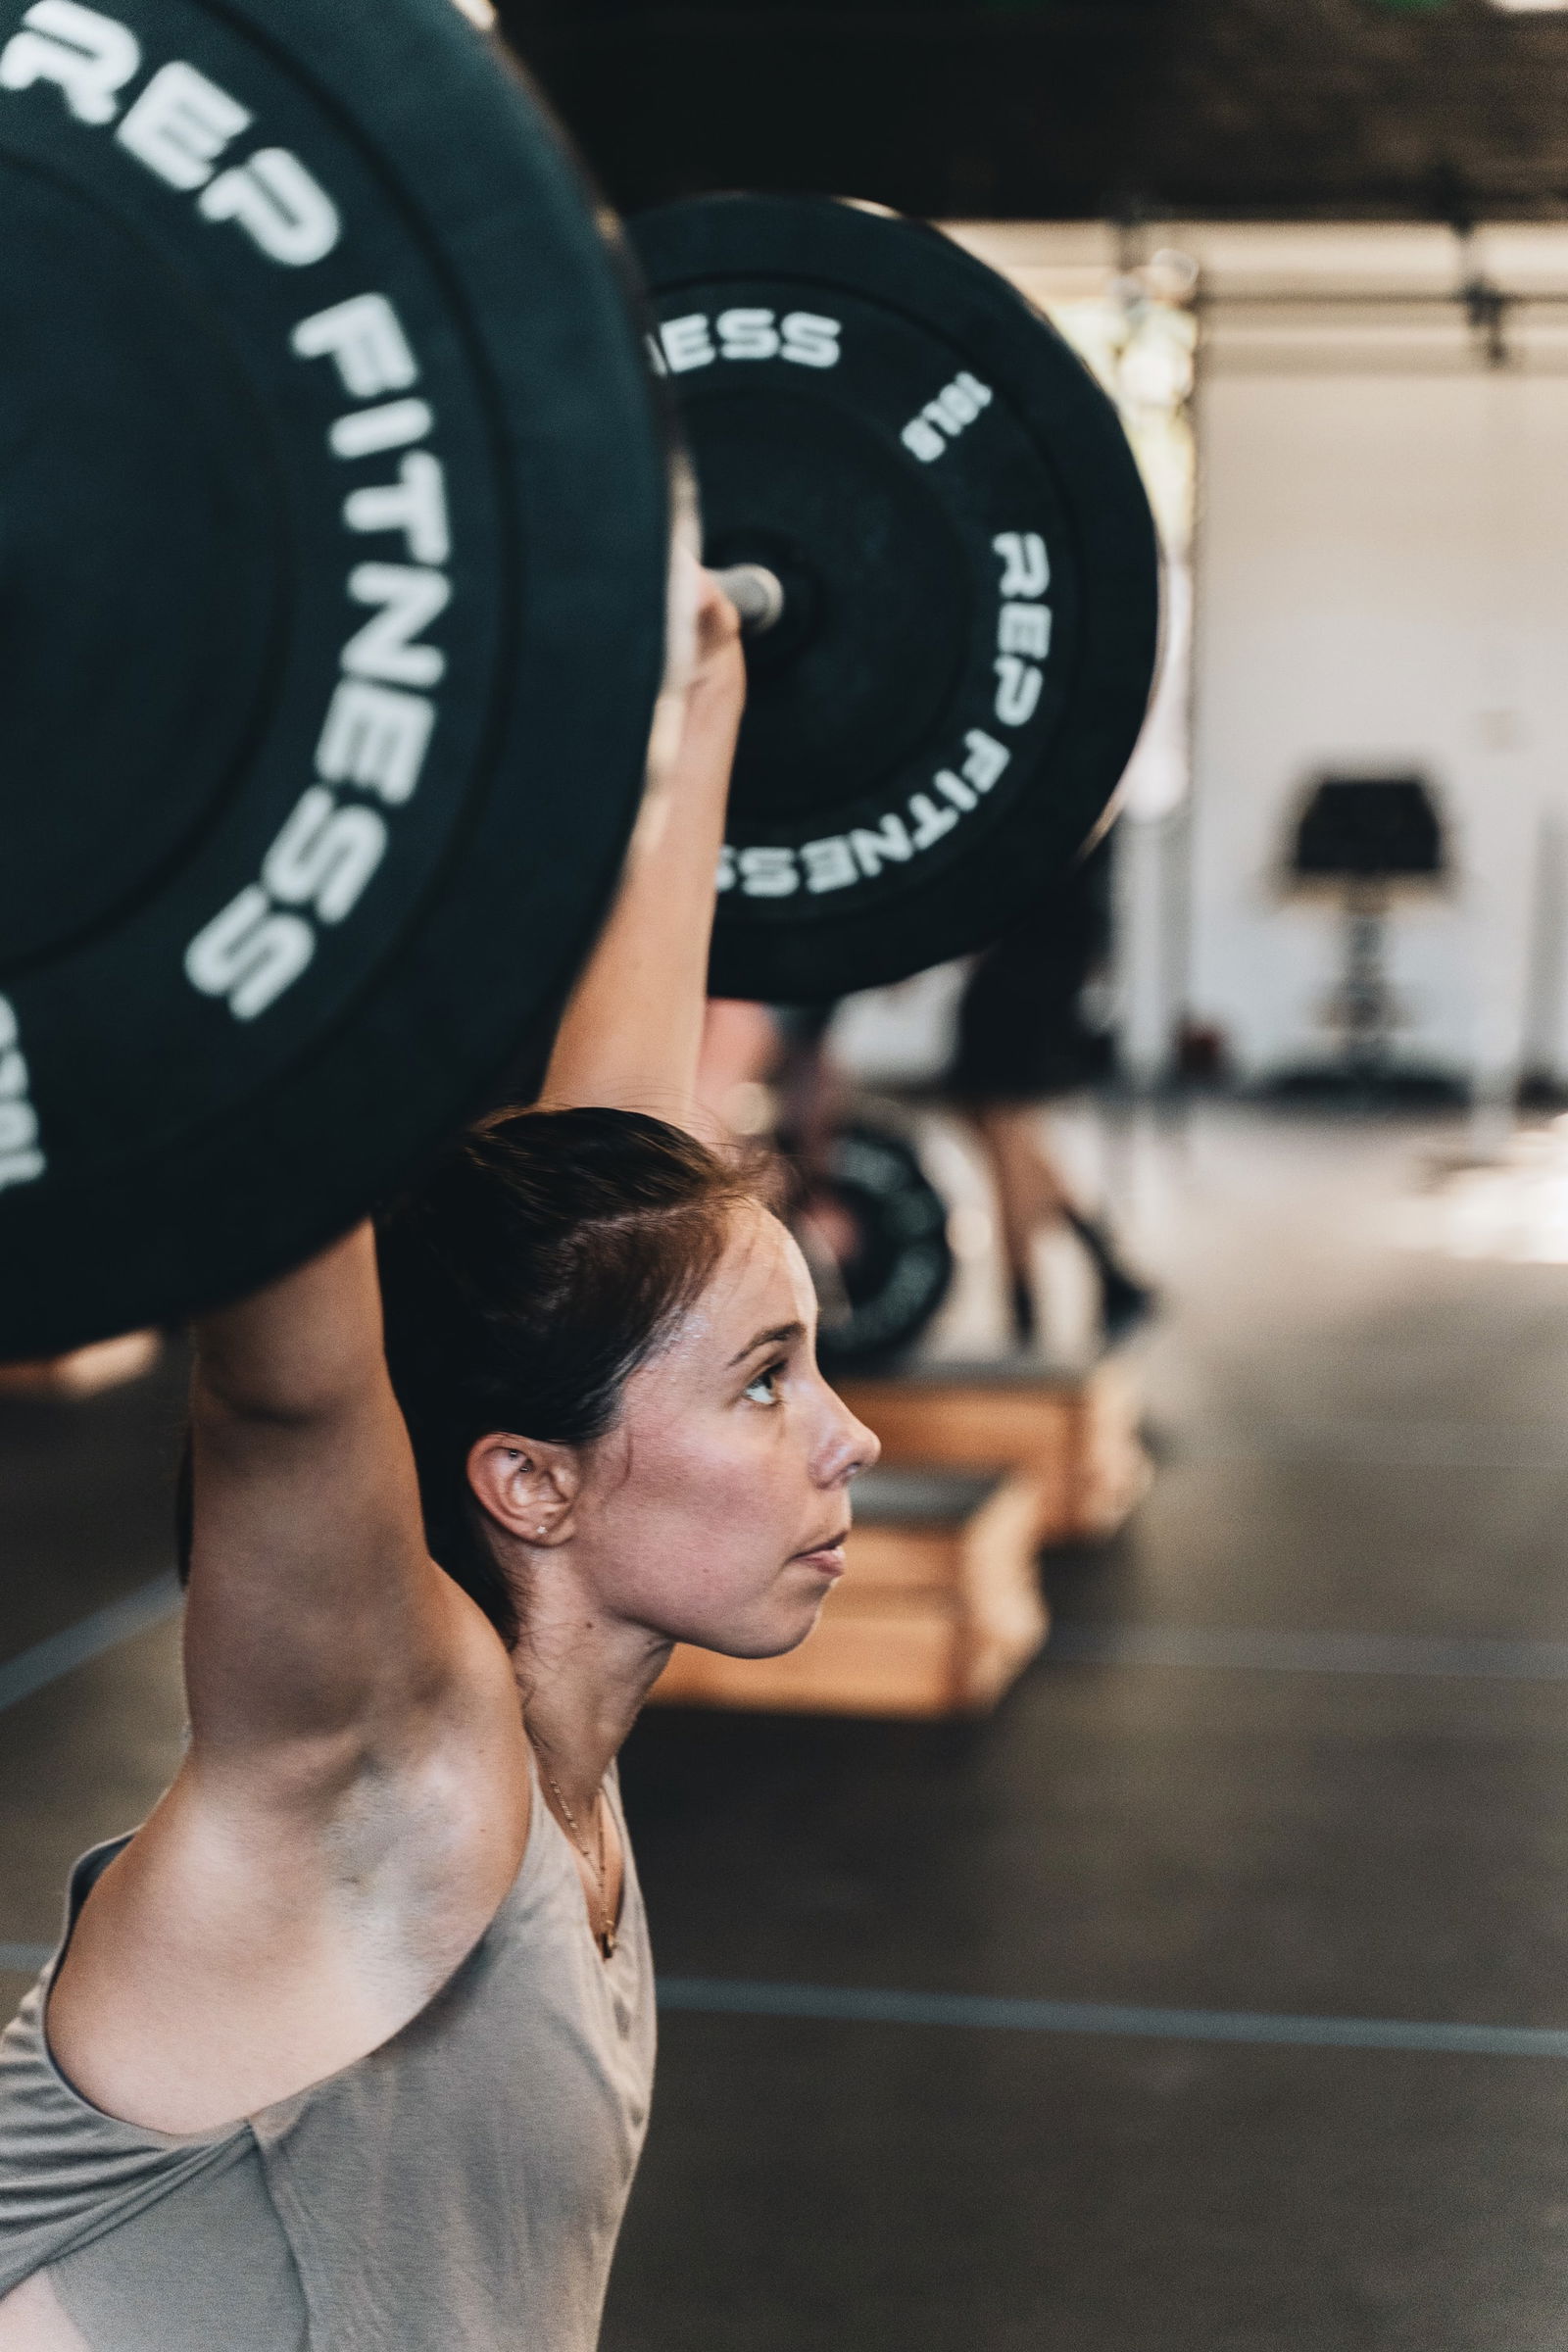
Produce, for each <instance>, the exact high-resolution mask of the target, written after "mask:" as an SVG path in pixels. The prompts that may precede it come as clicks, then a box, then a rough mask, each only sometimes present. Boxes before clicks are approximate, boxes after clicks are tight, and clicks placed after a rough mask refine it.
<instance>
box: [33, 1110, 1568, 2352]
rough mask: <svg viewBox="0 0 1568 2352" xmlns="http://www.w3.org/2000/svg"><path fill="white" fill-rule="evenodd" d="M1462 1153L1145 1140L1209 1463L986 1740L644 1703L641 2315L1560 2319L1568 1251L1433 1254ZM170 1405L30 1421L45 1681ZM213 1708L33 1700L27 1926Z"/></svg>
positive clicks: (1176, 1481) (1450, 1142)
mask: <svg viewBox="0 0 1568 2352" xmlns="http://www.w3.org/2000/svg"><path fill="white" fill-rule="evenodd" d="M1461 1140H1462V1139H1461V1138H1460V1137H1459V1135H1458V1134H1457V1132H1456V1131H1454V1130H1451V1129H1450V1130H1443V1129H1440V1128H1437V1127H1434V1126H1426V1127H1422V1126H1417V1125H1413V1124H1408V1123H1405V1124H1393V1123H1379V1122H1377V1121H1373V1120H1359V1121H1358V1120H1351V1119H1343V1120H1338V1121H1330V1120H1311V1119H1308V1118H1305V1117H1286V1116H1277V1115H1271V1114H1265V1113H1263V1112H1259V1111H1255V1110H1247V1109H1239V1108H1227V1107H1223V1106H1216V1107H1212V1108H1205V1109H1202V1110H1200V1111H1196V1112H1192V1113H1188V1114H1185V1115H1183V1116H1182V1117H1180V1118H1172V1119H1170V1120H1167V1121H1164V1122H1141V1123H1139V1124H1137V1125H1135V1126H1133V1127H1132V1128H1130V1129H1129V1131H1128V1132H1127V1135H1126V1137H1125V1138H1124V1142H1123V1146H1122V1149H1121V1150H1120V1152H1119V1153H1118V1155H1117V1157H1116V1162H1115V1165H1116V1185H1117V1190H1118V1193H1119V1195H1120V1198H1121V1201H1122V1205H1123V1210H1124V1215H1125V1217H1126V1219H1127V1220H1128V1222H1129V1223H1130V1224H1131V1225H1132V1226H1133V1228H1134V1230H1135V1231H1136V1233H1137V1234H1138V1236H1139V1238H1140V1240H1141V1242H1142V1244H1143V1247H1144V1250H1145V1254H1146V1255H1147V1256H1148V1257H1149V1259H1150V1260H1151V1262H1152V1264H1153V1266H1154V1269H1155V1271H1156V1273H1157V1275H1158V1277H1159V1279H1160V1281H1161V1283H1162V1285H1163V1286H1164V1288H1165V1289H1166V1292H1167V1294H1168V1297H1169V1299H1170V1304H1171V1312H1170V1314H1169V1316H1168V1318H1167V1321H1166V1323H1165V1324H1164V1326H1163V1327H1162V1329H1161V1331H1160V1333H1159V1334H1158V1336H1157V1338H1156V1339H1155V1340H1154V1342H1153V1343H1152V1345H1151V1346H1150V1348H1148V1349H1147V1351H1146V1366H1145V1369H1146V1377H1147V1380H1148V1384H1149V1391H1150V1399H1151V1412H1152V1424H1153V1427H1154V1430H1155V1434H1156V1437H1157V1439H1158V1444H1159V1449H1160V1453H1161V1471H1160V1476H1159V1479H1158V1482H1157V1484H1156V1486H1155V1488H1154V1490H1153V1492H1152V1495H1151V1496H1150V1497H1149V1499H1148V1501H1147V1502H1146V1504H1145V1505H1144V1507H1143V1509H1142V1510H1141V1511H1140V1513H1139V1515H1138V1518H1137V1520H1136V1522H1135V1523H1134V1525H1133V1526H1132V1527H1130V1528H1129V1529H1128V1530H1127V1531H1126V1533H1125V1534H1124V1535H1123V1536H1122V1537H1121V1538H1120V1539H1119V1540H1118V1541H1117V1542H1116V1543H1115V1544H1112V1545H1110V1546H1109V1547H1107V1548H1106V1549H1104V1550H1103V1551H1101V1552H1099V1553H1096V1554H1093V1555H1084V1556H1081V1557H1071V1558H1059V1559H1056V1560H1054V1561H1053V1562H1052V1563H1051V1566H1050V1571H1049V1575H1050V1583H1051V1587H1052V1593H1053V1598H1054V1605H1055V1609H1056V1614H1057V1623H1058V1626H1059V1627H1060V1628H1061V1640H1060V1643H1059V1646H1058V1647H1057V1648H1056V1649H1055V1650H1054V1652H1048V1654H1047V1656H1046V1658H1045V1659H1044V1660H1042V1661H1041V1663H1040V1664H1039V1665H1038V1666H1037V1667H1036V1668H1035V1669H1034V1670H1033V1671H1032V1672H1031V1673H1030V1674H1029V1675H1028V1676H1026V1677H1025V1679H1024V1680H1023V1682H1022V1683H1020V1684H1019V1686H1018V1687H1017V1688H1016V1689H1015V1690H1014V1691H1013V1692H1012V1693H1011V1694H1010V1696H1009V1698H1008V1699H1007V1700H1006V1702H1005V1705H1004V1706H1003V1707H1002V1709H1001V1710H1000V1711H999V1713H998V1714H997V1715H996V1716H995V1717H994V1718H993V1719H992V1720H991V1721H990V1722H989V1723H986V1724H984V1725H980V1726H974V1727H938V1728H934V1729H925V1730H922V1729H918V1728H909V1727H898V1726H870V1725H855V1724H840V1723H818V1724H813V1723H808V1722H790V1721H783V1720H776V1719H763V1718H717V1717H699V1716H695V1715H680V1716H677V1715H655V1716H650V1717H649V1718H648V1719H647V1720H646V1721H645V1723H644V1724H643V1725H642V1726H641V1727H640V1728H639V1730H638V1732H637V1734H636V1735H635V1736H634V1739H633V1740H632V1743H631V1745H630V1747H629V1749H628V1751H627V1755H626V1759H625V1768H624V1769H625V1781H626V1788H627V1795H628V1802H629V1805H630V1808H631V1811H632V1817H633V1827H634V1830H635V1833H636V1838H637V1843H638V1851H639V1857H640V1861H641V1866H642V1870H643V1875H644V1879H645V1882H646V1884H647V1887H648V1892H649V1900H650V1905H651V1909H652V1913H653V1923H654V1932H655V1942H656V1949H657V1952H658V1955H659V1961H660V1966H661V1971H662V1975H663V1976H664V1977H665V1978H666V1979H667V1980H668V1981H669V1991H670V2000H669V2003H668V2005H667V2006H666V2010H665V2014H664V2016H663V2019H662V2055H661V2082H660V2091H659V2097H658V2100H657V2102H656V2110H655V2122H654V2128H653V2131H652V2134H651V2137H650V2142H649V2149H648V2155H647V2159H646V2162H645V2166H644V2170H643V2173H642V2175H641V2178H640V2180H639V2183H638V2186H637V2189H636V2192H635V2195H634V2198H633V2203H632V2209H631V2213H630V2216H629V2219H628V2225H627V2229H626V2233H625V2237H624V2239H623V2243H622V2248H621V2253H620V2257H619V2260H618V2263H617V2267H616V2274H615V2278H614V2281H613V2289H612V2297H611V2308H610V2313H609V2317H608V2321H607V2327H606V2337H605V2342H606V2352H699V2348H700V2352H711V2348H716V2347H719V2346H723V2347H725V2348H726V2352H728V2348H731V2347H748V2348H750V2347H756V2348H757V2352H817V2348H818V2347H821V2348H823V2352H826V2348H828V2347H833V2348H834V2352H848V2348H850V2347H854V2348H855V2352H895V2347H897V2352H1015V2348H1016V2352H1025V2348H1026V2347H1027V2348H1028V2352H1042V2348H1044V2347H1047V2346H1050V2347H1058V2346H1059V2347H1070V2348H1071V2352H1102V2348H1103V2352H1113V2348H1114V2352H1146V2348H1147V2347H1154V2346H1157V2347H1159V2348H1160V2352H1303V2348H1310V2352H1341V2348H1342V2347H1343V2348H1345V2352H1352V2348H1353V2352H1363V2348H1365V2352H1374V2348H1375V2352H1405V2348H1406V2347H1408V2348H1409V2352H1417V2348H1419V2352H1561V2346H1562V2345H1563V2343H1564V2342H1565V2340H1568V1967H1565V1960H1568V1266H1559V1265H1550V1264H1546V1265H1532V1264H1511V1263H1497V1262H1494V1261H1490V1260H1485V1259H1471V1260H1456V1259H1450V1258H1445V1257H1437V1256H1427V1255H1420V1254H1415V1253H1413V1252H1411V1251H1408V1250H1404V1249H1402V1248H1399V1247H1397V1243H1396V1240H1395V1238H1394V1235H1395V1217H1396V1210H1397V1202H1398V1201H1399V1200H1400V1198H1401V1197H1402V1196H1403V1195H1405V1194H1406V1193H1407V1192H1408V1191H1409V1190H1410V1188H1411V1186H1412V1184H1413V1183H1414V1182H1415V1181H1416V1180H1417V1178H1418V1176H1419V1174H1420V1172H1421V1169H1422V1167H1423V1165H1424V1164H1425V1162H1426V1161H1427V1160H1428V1158H1429V1157H1430V1156H1431V1155H1432V1154H1434V1153H1436V1152H1441V1151H1443V1150H1447V1149H1452V1148H1453V1147H1454V1146H1455V1145H1456V1144H1457V1143H1458V1142H1460V1141H1461ZM177 1410H178V1383H177V1372H176V1371H175V1370H173V1369H171V1371H170V1372H169V1373H168V1374H166V1375H165V1376H164V1377H163V1378H162V1379H161V1380H159V1381H154V1382H152V1383H148V1384H144V1385H143V1386H142V1387H141V1388H139V1389H137V1390H135V1391H131V1392H127V1393H124V1394H123V1395H121V1396H119V1397H111V1398H107V1399H103V1400H100V1401H99V1402H97V1403H95V1404H91V1405H87V1406H84V1407H79V1408H75V1409H73V1410H72V1411H67V1412H60V1413H47V1412H39V1411H30V1412H26V1413H24V1412H19V1411H17V1410H16V1409H14V1408H13V1409H10V1410H7V1411H4V1412H0V1544H3V1548H4V1556H5V1560H6V1563H7V1570H8V1574H7V1577H6V1580H5V1584H6V1597H5V1599H4V1602H3V1603H0V1610H3V1614H0V1675H3V1673H4V1671H5V1665H4V1662H5V1661H6V1660H7V1659H11V1660H15V1659H17V1658H18V1657H19V1656H25V1654H27V1653H28V1652H29V1651H30V1650H31V1647H32V1645H34V1644H36V1643H37V1642H39V1641H40V1640H42V1639H44V1638H46V1637H48V1636H50V1635H53V1634H56V1633H59V1632H60V1631H62V1630H63V1629H65V1628H67V1627H69V1626H73V1625H75V1624H77V1623H79V1622H80V1621H82V1620H83V1619H87V1618H89V1617H90V1616H91V1613H92V1612H93V1611H95V1610H101V1609H102V1608H103V1607H104V1605H105V1604H106V1603H110V1602H113V1601H114V1600H116V1599H117V1598H118V1597H121V1596H123V1595H124V1594H126V1593H133V1592H135V1591H138V1590H140V1589H141V1588H142V1587H144V1586H145V1584H146V1583H147V1581H148V1580H149V1579H150V1578H152V1577H154V1576H156V1575H158V1574H160V1573H161V1572H162V1571H164V1570H165V1569H166V1568H167V1565H168V1544H167V1540H166V1533H165V1530H166V1527H167V1520H166V1518H165V1515H164V1514H165V1510H166V1502H165V1494H164V1487H163V1479H164V1471H165V1467H166V1465H167V1463H168V1460H169V1455H170V1450H171V1432H172V1426H173V1423H174V1421H175V1419H176V1418H177ZM179 1724H180V1709H179V1699H178V1683H177V1658H176V1654H175V1637H174V1631H173V1628H172V1625H164V1626H158V1627H154V1628H152V1629H150V1630H148V1631H145V1632H143V1633H140V1634H138V1635H136V1636H135V1637H134V1638H132V1639H131V1640H129V1641H127V1642H123V1643H121V1644H119V1645H118V1646H116V1647H113V1648H111V1649H109V1650H108V1651H106V1652H105V1653H104V1654H102V1655H100V1656H98V1657H96V1658H94V1659H92V1660H90V1661H89V1662H88V1663H86V1664H84V1665H82V1666H80V1667H79V1668H77V1669H76V1670H75V1671H73V1672H70V1673H67V1674H65V1675H64V1676H62V1677H60V1678H58V1679H56V1680H55V1681H53V1682H52V1683H50V1684H48V1685H47V1686H46V1687H45V1688H42V1689H40V1690H38V1691H35V1692H34V1693H33V1694H32V1695H31V1696H28V1697H25V1698H23V1699H22V1700H20V1701H19V1702H18V1703H16V1704H14V1705H12V1706H10V1707H9V1708H7V1709H5V1710H4V1711H3V1712H0V1887H3V1889H4V1892H3V1897H0V1941H4V1940H6V1939H9V1940H10V1941H11V1942H13V1943H15V1944H24V1945H25V1944H28V1943H33V1942H43V1941H45V1940H47V1939H48V1938H49V1937H50V1936H51V1935H52V1933H53V1929H54V1923H55V1915H56V1911H57V1908H58V1903H59V1896H60V1887H61V1884H62V1881H63V1877H64V1872H65V1868H66V1865H67V1863H68V1861H69V1860H70V1858H71V1857H72V1856H73V1854H74V1853H75V1852H76V1851H78V1850H79V1849H80V1848H81V1847H82V1846H83V1845H85V1844H87V1843H88V1842H90V1841H91V1840H92V1839H93V1838H96V1837H99V1836H103V1835H107V1834H108V1833H110V1832H112V1831H114V1830H116V1829H119V1828H122V1827H123V1826H124V1825H125V1824H126V1823H127V1822H128V1821H130V1820H133V1819H134V1818H135V1817H136V1815H137V1814H138V1812H139V1811H140V1810H141V1809H142V1808H143V1807H144V1806H145V1805H146V1804H147V1803H148V1802H149V1801H150V1799H151V1797H152V1795H153V1794H154V1793H155V1792H156V1789H157V1788H158V1787H159V1786H160V1784H161V1782H162V1780H163V1778H164V1777H165V1776H166V1774H167V1773H168V1771H169V1769H170V1768H171V1766H172V1760H173V1757H174V1754H175V1752H176V1750H177V1743H178V1735H179ZM21 1984H22V1979H20V1978H19V1977H14V1976H13V1977H8V1978H3V1979H0V1986H3V1987H4V1988H5V1989H6V1990H8V1991H11V1992H15V1991H17V1990H19V1989H20V1988H21ZM952 1996H972V1998H971V1999H970V2001H969V2004H968V2006H965V2005H964V2002H963V2000H962V1998H961V1997H960V1999H959V2000H958V2002H957V2003H956V2004H955V2002H954V2000H953V1997H952ZM835 2003H837V2005H838V2006H839V2008H840V2009H841V2010H842V2009H844V2008H846V2007H847V2008H848V2009H849V2011H850V2014H847V2015H838V2016H835V2015H833V2014H831V2012H832V2010H833V2008H834V2006H835ZM1009 2003H1012V2004H1016V2006H1014V2007H1009V2006H1007V2004H1009ZM944 2004H946V2006H945V2005H944ZM792 2007H793V2008H794V2009H795V2010H796V2011H797V2012H799V2013H798V2014H769V2013H767V2012H768V2010H769V2008H771V2009H772V2010H774V2011H777V2010H779V2009H781V2008H782V2009H785V2010H788V2009H790V2008H792ZM1406 2029H1408V2033H1409V2035H1410V2036H1411V2037H1413V2039H1414V2042H1415V2044H1416V2046H1412V2047H1397V2046H1379V2042H1378V2036H1379V2035H1380V2034H1381V2035H1382V2038H1383V2041H1384V2042H1385V2043H1387V2042H1388V2041H1389V2039H1390V2038H1391V2034H1392V2036H1393V2037H1394V2038H1396V2039H1397V2035H1398V2033H1400V2032H1403V2031H1405V2030H1406ZM1447 2029H1460V2030H1461V2031H1460V2032H1459V2034H1457V2035H1454V2034H1448V2037H1447V2040H1446V2041H1445V2032H1446V2030H1447ZM1515 2029H1530V2030H1534V2031H1535V2032H1536V2033H1537V2034H1539V2035H1540V2036H1541V2037H1542V2038H1541V2039H1540V2040H1539V2041H1537V2042H1531V2041H1530V2040H1529V2038H1528V2034H1527V2035H1526V2036H1525V2037H1524V2038H1523V2039H1522V2040H1521V2039H1519V2038H1517V2037H1516V2038H1514V2039H1510V2035H1511V2034H1513V2032H1514V2030H1515ZM1358 2034H1360V2035H1361V2045H1360V2046H1358V2044H1357V2039H1356V2037H1357V2035H1358ZM1369 2035H1370V2040H1368V2036H1369ZM1302 2036H1305V2038H1304V2039H1303V2038H1302ZM1313 2036H1316V2038H1313ZM1423 2045H1425V2046H1423Z"/></svg>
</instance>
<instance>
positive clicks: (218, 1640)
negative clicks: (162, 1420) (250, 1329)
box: [186, 1324, 456, 1745]
mask: <svg viewBox="0 0 1568 2352" xmlns="http://www.w3.org/2000/svg"><path fill="white" fill-rule="evenodd" d="M242 1369H244V1366H242ZM452 1599H456V1594H454V1590H452V1588H449V1586H447V1578H442V1574H440V1569H435V1564H432V1562H430V1557H428V1550H425V1536H423V1519H420V1505H418V1480H417V1472H414V1458H412V1448H409V1437H407V1428H405V1421H402V1413H400V1411H397V1399H395V1397H393V1388H390V1381H388V1374H385V1359H383V1354H381V1343H378V1324H376V1346H373V1348H371V1350H367V1352H365V1357H362V1359H360V1362H353V1364H350V1366H348V1376H346V1378H336V1381H326V1378H318V1381H315V1386H313V1388H311V1386H308V1383H299V1386H296V1388H294V1390H291V1393H289V1397H287V1401H284V1397H282V1395H259V1393H247V1390H244V1386H240V1388H237V1390H232V1388H228V1386H223V1383H209V1381H207V1378H205V1376H202V1366H200V1364H197V1378H195V1386H193V1404H190V1604H188V1621H186V1684H188V1693H190V1724H193V1734H195V1740H197V1745H200V1742H212V1740H219V1742H232V1740H240V1742H252V1740H270V1739H291V1736H299V1734H313V1731H353V1729H355V1724H362V1722H365V1719H367V1717H371V1715H378V1712H381V1710H385V1707H395V1705H402V1703H407V1700H409V1695H412V1693H418V1691H423V1689H430V1687H432V1684H437V1682H440V1680H442V1675H444V1670H447V1665H449V1651H452V1642H454V1628H452Z"/></svg>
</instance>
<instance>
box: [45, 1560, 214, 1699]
mask: <svg viewBox="0 0 1568 2352" xmlns="http://www.w3.org/2000/svg"><path fill="white" fill-rule="evenodd" d="M179 1604H180V1590H179V1580H178V1578H177V1577H175V1576H174V1575H173V1573H172V1571H171V1573H170V1574H169V1575H167V1576H159V1577H155V1578H154V1579H153V1581H152V1583H151V1584H150V1585H143V1586H142V1587H141V1589H140V1591H139V1592H135V1593H126V1595H125V1597H124V1598H123V1600H112V1601H110V1603H109V1604H108V1606H107V1608H102V1609H95V1610H94V1611H93V1613H92V1615H91V1616H90V1617H83V1618H82V1620H81V1621H80V1623H79V1624H78V1625H68V1626H67V1627H66V1629H65V1631H64V1632H63V1633H59V1634H50V1635H49V1636H48V1637H47V1638H46V1639H45V1640H44V1641H42V1642H34V1643H33V1645H32V1647H31V1649H25V1650H24V1651H23V1652H22V1654H21V1656H20V1657H15V1658H10V1659H8V1660H7V1661H6V1663H5V1664H4V1665H0V1713H3V1712H4V1710H5V1709H6V1708H7V1707H14V1706H17V1705H19V1704H20V1703H21V1701H22V1700H23V1699H25V1698H30V1697H31V1696H32V1694H33V1692H34V1691H43V1690H46V1689H47V1688H48V1686H49V1684H50V1683H56V1682H58V1681H59V1680H60V1678H61V1676H62V1675H64V1674H70V1673H72V1672H73V1669H74V1668H75V1667H77V1666H86V1665H90V1664H91V1662H92V1660H93V1659H94V1658H101V1657H102V1656H103V1654H104V1652H105V1650H108V1649H117V1648H118V1647H119V1645H120V1643H121V1642H128V1641H130V1640H131V1638H132V1636H133V1635H136V1634H142V1633H145V1632H146V1631H147V1629H148V1627H149V1626H153V1625H161V1624H162V1623H163V1622H164V1620H165V1619H166V1618H169V1617H172V1616H173V1615H174V1613H175V1611H176V1610H177V1609H178V1607H179Z"/></svg>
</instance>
